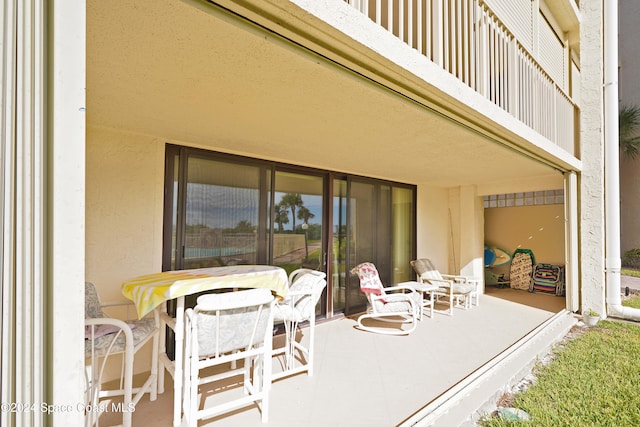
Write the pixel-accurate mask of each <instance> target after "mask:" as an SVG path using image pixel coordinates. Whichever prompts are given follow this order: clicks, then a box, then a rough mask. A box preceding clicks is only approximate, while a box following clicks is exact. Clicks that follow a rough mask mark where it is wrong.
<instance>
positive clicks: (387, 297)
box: [369, 293, 411, 303]
mask: <svg viewBox="0 0 640 427" xmlns="http://www.w3.org/2000/svg"><path fill="white" fill-rule="evenodd" d="M369 297H370V298H371V302H374V301H382V302H383V303H387V302H390V301H393V302H397V301H411V296H410V295H409V294H401V293H394V294H382V295H374V294H369Z"/></svg>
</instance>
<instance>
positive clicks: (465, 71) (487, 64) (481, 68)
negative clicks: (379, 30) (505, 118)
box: [345, 0, 578, 155]
mask: <svg viewBox="0 0 640 427" xmlns="http://www.w3.org/2000/svg"><path fill="white" fill-rule="evenodd" d="M345 1H346V2H347V3H348V4H350V5H351V6H353V7H354V8H356V9H357V10H359V11H360V12H361V13H363V14H365V15H366V16H368V17H369V18H370V19H371V20H372V21H374V22H375V23H377V24H378V25H380V26H382V27H384V28H385V29H386V30H387V31H389V32H390V33H392V34H394V35H395V36H396V37H398V38H399V39H401V40H402V41H403V42H404V43H406V44H407V45H409V46H410V47H412V48H414V49H416V50H417V51H418V52H420V53H421V54H422V55H424V56H425V57H427V58H429V59H430V60H431V61H433V62H434V63H436V64H439V65H440V66H441V67H442V68H443V69H445V70H446V71H448V72H449V73H451V74H452V75H454V76H455V77H457V78H458V79H459V80H461V81H462V82H464V83H465V84H466V85H468V86H469V87H471V88H472V89H473V90H475V91H476V92H478V93H480V94H482V95H484V96H485V97H486V98H487V99H489V100H490V101H491V102H493V103H494V104H496V105H497V106H499V107H500V108H502V109H503V110H505V111H507V112H509V113H510V114H512V115H513V116H514V117H516V118H517V119H518V120H520V121H521V122H523V123H525V124H526V125H528V126H529V127H531V128H532V129H534V130H535V131H537V132H538V133H540V134H541V135H543V136H544V137H546V138H547V139H549V140H550V141H552V142H554V143H555V144H557V145H558V146H560V147H561V148H563V149H564V150H565V151H567V152H568V153H570V154H572V155H576V148H575V147H576V144H575V138H576V129H575V128H576V127H575V123H576V120H577V117H578V116H577V115H578V108H577V106H576V105H575V103H574V102H573V101H572V99H571V98H570V97H569V96H568V95H567V94H566V93H565V91H564V90H563V89H562V88H561V87H560V86H559V85H558V84H556V82H554V80H553V79H552V78H551V77H550V76H549V74H547V73H546V72H545V70H544V69H543V67H542V66H541V65H540V64H539V63H538V62H537V61H536V60H535V58H534V57H533V56H532V55H531V54H530V53H529V52H528V51H527V50H526V49H525V48H524V47H523V46H522V44H521V43H519V42H518V40H517V39H516V38H515V37H514V35H513V34H512V33H511V32H509V30H508V29H507V28H506V27H505V26H504V25H503V24H502V23H501V22H500V20H499V19H498V18H497V17H496V16H495V15H494V14H493V13H492V12H491V10H489V9H488V7H487V6H486V5H485V4H484V2H483V1H481V0H345Z"/></svg>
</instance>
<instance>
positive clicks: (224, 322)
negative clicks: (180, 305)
mask: <svg viewBox="0 0 640 427" xmlns="http://www.w3.org/2000/svg"><path fill="white" fill-rule="evenodd" d="M264 295H266V296H267V297H268V298H269V301H268V302H264V301H263V302H262V303H256V302H255V301H256V298H258V299H259V298H263V299H264ZM271 301H273V296H271V292H270V291H269V290H268V289H251V290H246V291H237V292H228V293H225V294H208V295H203V296H200V297H199V298H198V304H197V305H196V308H195V310H194V311H195V322H194V325H193V328H195V330H196V331H197V339H198V355H199V356H200V357H206V356H211V355H216V354H223V353H228V352H232V351H235V350H241V349H244V348H247V347H249V346H251V345H254V344H260V343H262V342H264V339H265V335H266V333H265V331H266V330H267V328H268V324H269V319H270V316H271ZM207 304H217V305H219V307H217V309H218V310H215V309H213V308H212V306H211V305H207ZM224 306H227V307H229V308H228V309H224ZM234 307H240V308H234ZM254 331H257V332H254Z"/></svg>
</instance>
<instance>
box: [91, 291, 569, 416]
mask: <svg viewBox="0 0 640 427" xmlns="http://www.w3.org/2000/svg"><path fill="white" fill-rule="evenodd" d="M564 306H565V301H564V298H560V297H554V296H549V295H542V294H531V293H529V292H527V291H520V290H514V289H497V288H493V287H492V288H488V289H487V290H486V294H485V295H483V296H482V297H481V301H480V305H479V306H473V307H472V308H470V309H469V310H463V309H459V308H457V309H455V311H454V315H453V316H447V315H443V314H440V313H435V315H434V317H433V318H432V319H430V318H428V317H426V318H424V319H423V321H422V322H421V323H420V324H419V325H418V328H417V329H416V330H415V331H414V332H413V333H412V334H411V335H409V336H385V335H379V334H373V333H369V332H364V331H360V330H357V329H355V328H354V326H355V325H356V322H355V319H352V318H343V319H340V320H333V321H331V322H324V323H321V324H319V325H318V326H317V329H316V365H315V372H314V375H313V376H312V377H308V376H307V375H306V374H300V375H297V376H292V377H287V378H283V379H281V380H278V381H276V382H274V383H273V386H272V391H271V398H270V399H271V402H270V405H269V412H270V414H269V423H268V425H274V426H279V427H280V426H300V425H305V426H327V425H332V426H338V425H349V426H392V425H415V424H416V422H418V421H420V419H422V418H423V415H424V414H425V413H426V412H432V414H431V418H430V417H427V418H424V419H422V421H420V424H418V425H448V426H452V425H460V424H461V423H464V422H465V420H470V417H471V416H472V415H473V413H474V412H476V410H477V408H479V407H484V408H486V409H485V410H486V411H489V410H490V409H491V408H490V406H485V405H484V404H485V403H488V402H492V401H494V400H495V398H497V396H499V394H500V392H501V391H502V390H506V389H507V387H508V386H509V385H510V384H513V383H514V382H515V381H517V379H519V378H518V375H519V374H522V372H521V371H520V370H519V368H515V366H518V363H512V362H513V361H514V358H520V364H519V366H523V365H527V363H526V359H528V360H529V362H530V363H529V365H528V366H531V364H532V363H534V362H535V358H536V356H539V355H542V354H544V353H546V352H547V351H548V350H549V348H550V346H551V345H552V344H553V343H554V342H555V341H557V340H558V339H559V338H561V337H562V336H564V334H565V333H566V332H567V331H568V330H569V329H570V328H571V326H572V325H573V324H575V322H576V319H575V317H574V316H573V315H572V314H571V313H569V312H567V311H565V310H564ZM543 324H544V325H545V327H544V328H540V326H541V325H543ZM542 329H544V330H543V331H542ZM306 335H307V330H306V329H303V336H304V337H305V338H306ZM276 339H278V338H276ZM522 360H525V363H524V364H523V363H522ZM512 365H513V367H512ZM274 369H277V363H274ZM512 369H518V370H517V371H513V370H512ZM171 386H172V382H171V380H170V378H167V381H166V387H167V389H166V390H165V392H164V393H163V394H162V395H159V397H158V400H156V401H155V402H149V400H148V397H145V398H144V399H143V400H142V401H141V402H140V403H139V404H138V406H137V407H136V411H135V412H134V414H133V423H134V425H154V426H159V427H161V426H171V425H172V397H173V392H172V390H171ZM206 399H207V402H211V401H212V400H211V399H213V397H211V396H208V397H207V398H206ZM426 405H429V408H426V409H424V410H423V411H421V410H422V409H423V408H425V406H426ZM111 416H113V417H114V418H110V417H111ZM118 416H119V414H105V415H104V416H103V417H102V419H101V425H109V424H111V422H113V423H117V422H118ZM469 422H470V421H469ZM200 425H217V426H238V425H242V426H260V425H264V424H262V423H261V421H260V414H259V411H258V409H257V407H255V406H249V407H247V408H244V409H241V410H238V411H236V412H233V413H231V414H227V415H224V416H220V417H216V418H211V419H209V420H205V421H204V422H201V424H200Z"/></svg>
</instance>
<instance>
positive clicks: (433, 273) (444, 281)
mask: <svg viewBox="0 0 640 427" xmlns="http://www.w3.org/2000/svg"><path fill="white" fill-rule="evenodd" d="M411 266H412V267H413V269H414V270H415V272H416V274H417V275H418V278H419V279H420V281H422V282H423V283H430V284H432V285H437V286H439V287H440V289H439V290H437V291H435V292H434V295H435V296H436V298H438V301H440V302H443V300H444V303H445V304H447V305H448V306H449V308H448V310H447V311H448V314H449V315H450V316H452V315H453V307H454V306H455V305H458V306H461V307H462V308H464V309H467V308H469V307H470V306H471V298H472V296H474V295H473V294H474V293H475V295H476V296H477V295H478V292H479V290H478V286H479V281H477V280H476V279H473V280H474V282H473V283H470V280H469V279H470V278H469V277H466V276H455V275H451V274H441V273H440V272H439V271H438V270H437V269H436V268H435V266H434V265H433V263H432V262H431V260H429V259H427V258H421V259H417V260H414V261H411ZM440 297H442V298H440Z"/></svg>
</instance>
